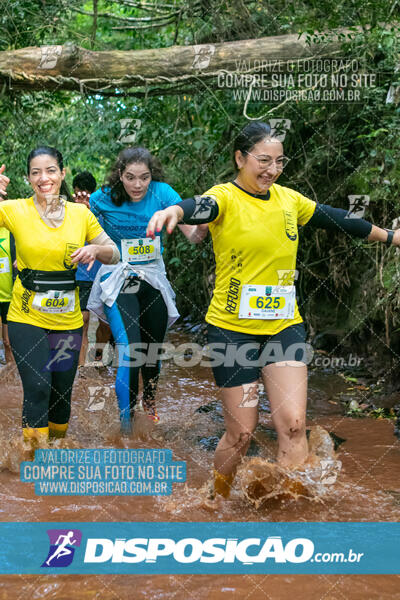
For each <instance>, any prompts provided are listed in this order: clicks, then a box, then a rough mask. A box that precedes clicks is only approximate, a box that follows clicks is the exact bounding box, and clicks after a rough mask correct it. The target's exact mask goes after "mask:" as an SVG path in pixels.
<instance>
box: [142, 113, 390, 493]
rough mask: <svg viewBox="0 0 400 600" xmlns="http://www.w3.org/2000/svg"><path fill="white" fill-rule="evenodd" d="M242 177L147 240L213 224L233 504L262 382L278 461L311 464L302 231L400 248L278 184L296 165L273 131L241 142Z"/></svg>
mask: <svg viewBox="0 0 400 600" xmlns="http://www.w3.org/2000/svg"><path fill="white" fill-rule="evenodd" d="M234 160H235V166H236V167H237V171H238V172H237V176H236V178H235V179H234V181H232V182H229V183H225V184H221V185H216V186H214V187H212V188H211V189H210V190H208V192H206V194H205V195H203V196H195V197H194V198H189V199H187V200H183V201H182V202H179V203H178V204H177V205H175V206H172V207H169V208H167V209H165V210H163V211H160V212H157V213H155V214H154V215H153V217H152V219H151V220H150V222H149V225H148V228H147V235H149V236H153V235H154V234H155V233H156V232H157V231H160V230H161V228H162V227H163V226H164V225H166V227H167V231H168V232H169V233H170V232H171V231H172V230H173V229H174V227H175V225H176V224H177V223H178V222H180V223H187V224H197V225H198V224H203V223H208V224H209V229H210V232H211V235H212V240H213V247H214V253H215V260H216V282H215V289H214V294H213V297H212V300H211V304H210V307H209V309H208V312H207V315H206V321H207V323H208V343H209V350H210V352H212V362H211V366H212V368H213V373H214V377H215V381H216V384H217V386H218V387H219V388H220V390H221V398H222V403H223V409H224V417H225V425H226V432H225V433H224V435H223V436H222V438H221V440H220V442H219V444H218V446H217V449H216V452H215V459H214V493H215V494H220V495H221V496H223V497H225V498H227V497H228V496H229V493H230V489H231V485H232V481H233V478H234V474H235V471H236V468H237V465H238V464H239V462H240V460H241V459H242V457H244V456H245V454H246V452H247V449H248V447H249V444H250V441H251V437H252V434H253V432H254V430H255V428H256V426H257V422H258V380H259V377H260V376H261V378H262V381H263V383H264V386H265V389H266V392H267V394H268V398H269V401H270V406H271V415H272V420H273V424H274V427H275V428H276V431H277V434H278V456H277V460H278V462H279V464H280V465H282V466H284V467H289V468H294V467H297V466H299V465H301V464H302V463H304V462H305V460H306V459H307V456H308V445H307V439H306V404H307V366H306V364H307V347H306V333H305V329H304V325H303V321H302V318H301V316H300V313H299V310H298V307H297V303H296V293H295V285H294V279H295V269H296V254H297V245H298V231H297V227H298V225H306V224H308V225H312V226H314V227H322V228H325V229H328V230H332V231H335V230H340V231H342V232H343V233H345V234H347V235H350V236H352V237H359V238H364V239H368V241H382V242H385V243H387V244H388V245H390V244H392V243H393V244H395V245H396V246H397V245H400V230H399V231H396V232H392V231H389V232H388V231H387V230H385V229H380V228H379V227H376V226H374V225H371V224H370V223H368V222H367V221H364V220H363V219H359V218H358V219H348V218H346V215H347V212H346V211H345V210H342V209H338V208H332V207H330V206H327V205H320V204H317V203H316V202H314V201H313V200H310V199H308V198H306V197H304V196H303V195H302V194H300V193H299V192H296V191H294V190H292V189H290V188H287V187H283V186H280V185H278V184H277V183H276V181H277V179H278V178H279V176H280V174H281V173H282V170H283V168H284V167H285V165H286V163H287V161H288V159H287V158H286V157H285V156H284V154H283V147H282V144H281V142H280V141H279V140H277V139H276V138H274V137H273V136H272V135H271V130H270V127H269V125H267V124H265V123H262V122H253V123H250V124H248V125H246V127H245V128H244V129H243V130H242V131H241V132H240V133H239V135H238V136H237V137H236V139H235V142H234Z"/></svg>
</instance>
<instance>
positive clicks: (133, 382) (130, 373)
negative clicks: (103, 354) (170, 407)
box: [105, 279, 168, 420]
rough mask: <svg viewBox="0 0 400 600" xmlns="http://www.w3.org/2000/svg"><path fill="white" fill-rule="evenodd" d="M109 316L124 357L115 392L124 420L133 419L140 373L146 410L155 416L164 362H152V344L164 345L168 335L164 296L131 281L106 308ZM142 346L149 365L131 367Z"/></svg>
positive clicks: (145, 285) (120, 360) (119, 349)
mask: <svg viewBox="0 0 400 600" xmlns="http://www.w3.org/2000/svg"><path fill="white" fill-rule="evenodd" d="M105 312H106V315H107V319H108V321H109V323H110V327H111V331H112V334H113V337H114V339H115V343H116V345H117V347H118V351H119V355H120V356H119V367H118V372H117V380H116V384H115V391H116V394H117V397H118V404H119V408H120V412H121V417H122V419H123V420H128V418H130V419H132V418H133V414H134V410H135V404H136V399H137V394H138V390H139V372H141V373H142V379H143V406H144V408H145V409H146V410H147V412H148V413H149V414H151V415H154V414H155V393H156V388H157V381H158V376H159V373H160V361H159V360H154V358H152V351H151V346H149V344H161V343H162V342H163V341H164V337H165V333H166V331H167V325H168V310H167V307H166V304H165V302H164V300H163V297H162V295H161V292H160V291H159V290H156V289H155V288H153V287H152V286H151V285H149V284H148V283H147V282H146V281H140V282H139V281H138V280H137V279H132V280H128V281H127V282H125V285H124V287H123V290H122V291H121V292H120V293H119V296H118V298H117V300H116V301H115V303H114V304H113V305H112V306H111V307H107V306H105ZM139 343H142V344H146V348H143V346H142V348H143V355H144V356H145V362H144V361H143V362H144V364H142V365H141V366H137V365H136V364H135V361H133V363H132V364H129V359H128V357H129V356H132V350H134V349H135V345H137V344H139ZM127 345H129V348H127ZM128 407H129V416H128V414H126V413H127V411H128Z"/></svg>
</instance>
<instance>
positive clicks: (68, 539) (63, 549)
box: [46, 531, 78, 566]
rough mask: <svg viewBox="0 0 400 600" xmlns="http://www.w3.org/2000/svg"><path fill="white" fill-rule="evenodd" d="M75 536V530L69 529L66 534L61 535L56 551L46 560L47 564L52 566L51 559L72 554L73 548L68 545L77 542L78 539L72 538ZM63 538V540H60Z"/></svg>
mask: <svg viewBox="0 0 400 600" xmlns="http://www.w3.org/2000/svg"><path fill="white" fill-rule="evenodd" d="M73 537H74V532H73V531H69V532H68V533H67V534H66V535H59V536H58V538H57V541H56V546H57V549H56V551H55V552H54V553H53V554H52V555H51V556H50V558H48V559H47V560H46V565H47V566H50V563H51V561H52V560H53V559H54V558H61V557H62V556H67V554H72V550H71V548H68V547H67V546H68V545H70V546H72V545H73V544H76V543H77V541H78V540H74V539H72V538H73ZM61 539H62V541H60V540H61Z"/></svg>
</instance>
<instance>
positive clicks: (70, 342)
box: [46, 335, 75, 371]
mask: <svg viewBox="0 0 400 600" xmlns="http://www.w3.org/2000/svg"><path fill="white" fill-rule="evenodd" d="M55 350H58V352H56V353H55V354H54V356H53V358H52V359H51V360H50V362H48V363H47V365H46V370H47V371H50V367H51V365H52V364H53V363H58V362H61V361H63V360H67V359H68V360H71V353H70V352H68V350H69V351H71V350H75V346H74V336H73V335H69V336H68V337H67V338H61V339H60V340H58V342H57V344H56V346H55Z"/></svg>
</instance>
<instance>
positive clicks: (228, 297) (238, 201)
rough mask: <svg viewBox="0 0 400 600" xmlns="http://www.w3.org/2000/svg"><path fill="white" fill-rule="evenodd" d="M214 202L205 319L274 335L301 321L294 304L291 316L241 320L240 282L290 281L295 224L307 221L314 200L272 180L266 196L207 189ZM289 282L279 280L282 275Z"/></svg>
mask: <svg viewBox="0 0 400 600" xmlns="http://www.w3.org/2000/svg"><path fill="white" fill-rule="evenodd" d="M206 194H207V195H212V196H214V197H215V198H216V201H217V203H218V208H219V213H218V217H217V218H216V219H215V221H213V222H212V223H210V224H209V228H210V232H211V236H212V241H213V248H214V253H215V261H216V281H215V289H214V293H213V297H212V300H211V304H210V306H209V309H208V312H207V315H206V321H207V322H208V323H211V324H212V325H215V326H217V327H222V328H224V329H230V330H233V331H239V332H242V333H253V334H260V335H274V334H276V333H279V332H280V331H282V330H283V329H285V328H286V327H289V326H290V325H294V324H297V323H301V322H302V318H301V316H300V313H299V310H298V307H297V302H296V303H295V309H294V318H293V319H272V320H263V319H246V318H240V319H239V316H238V314H239V304H240V295H241V292H242V287H243V285H263V286H276V285H278V284H279V285H292V284H293V283H294V281H293V280H294V274H295V269H296V255H297V245H298V232H297V225H298V224H300V225H305V224H306V223H307V221H309V220H310V218H311V217H312V215H313V214H314V211H315V207H316V203H315V202H314V201H313V200H310V199H308V198H306V197H305V196H302V195H301V194H299V193H298V192H295V191H294V190H291V189H289V188H286V187H283V186H280V185H277V184H274V185H272V186H271V188H270V197H269V200H263V199H261V198H257V197H254V196H252V195H251V194H248V193H247V192H245V191H243V190H241V189H240V188H238V187H237V186H235V185H234V184H233V183H226V184H221V185H216V186H214V187H213V188H211V189H210V190H208V192H206ZM285 273H286V274H290V273H292V280H291V281H288V280H287V281H286V282H285V283H280V280H281V277H282V274H285Z"/></svg>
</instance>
